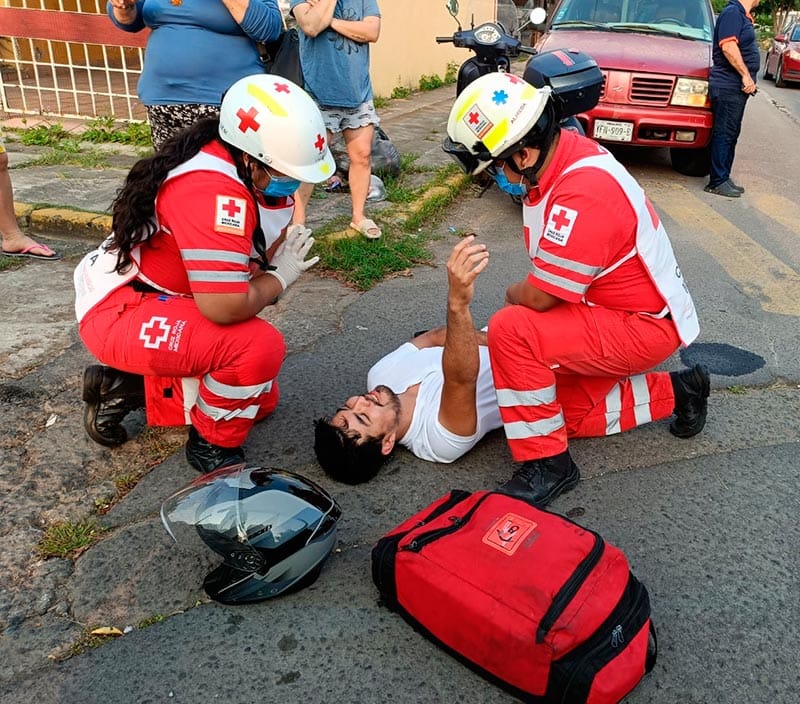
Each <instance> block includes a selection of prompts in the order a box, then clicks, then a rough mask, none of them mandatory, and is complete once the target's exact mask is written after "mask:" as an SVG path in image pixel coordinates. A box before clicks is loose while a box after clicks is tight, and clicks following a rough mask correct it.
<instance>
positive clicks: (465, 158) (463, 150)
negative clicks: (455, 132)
mask: <svg viewBox="0 0 800 704" xmlns="http://www.w3.org/2000/svg"><path fill="white" fill-rule="evenodd" d="M478 145H480V147H482V151H483V152H484V153H485V155H486V157H487V158H484V159H482V158H480V156H478V155H476V154H475V153H474V152H473V151H470V150H469V149H468V148H467V147H466V146H464V145H463V144H461V143H460V142H454V141H453V140H452V139H450V137H445V139H444V142H443V143H442V149H443V150H444V152H445V154H448V155H449V156H450V157H451V158H452V159H453V160H455V162H456V163H457V164H458V165H459V167H460V168H461V170H462V171H463V172H464V173H465V174H468V175H470V176H474V175H476V174H479V173H480V172H481V171H483V170H484V169H485V168H486V167H487V166H489V165H490V164H491V163H492V161H493V159H492V156H491V154H489V153H488V152H487V151H486V148H485V147H483V145H482V144H480V143H477V144H476V146H478Z"/></svg>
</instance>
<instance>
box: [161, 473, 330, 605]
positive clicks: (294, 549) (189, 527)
mask: <svg viewBox="0 0 800 704" xmlns="http://www.w3.org/2000/svg"><path fill="white" fill-rule="evenodd" d="M340 515H341V510H340V509H339V506H338V504H337V503H336V502H335V501H334V499H333V498H332V497H331V496H330V495H329V494H328V493H327V492H325V490H324V489H322V488H321V487H319V486H317V485H316V484H314V483H313V482H311V481H310V480H307V479H305V478H304V477H301V476H300V475H296V474H293V473H291V472H286V471H283V470H279V469H271V468H264V467H247V466H245V465H243V464H240V465H233V466H231V467H225V468H223V469H219V470H217V471H216V472H212V473H210V474H207V475H203V476H201V477H198V478H197V479H196V480H195V481H193V482H192V483H190V484H189V485H188V486H186V487H184V488H183V489H181V490H179V491H177V492H176V493H175V494H173V495H172V496H170V497H169V498H168V499H167V500H166V501H164V503H163V504H162V507H161V520H162V522H163V524H164V527H165V528H166V530H167V532H168V533H169V534H170V536H172V538H173V539H174V540H175V541H176V543H178V544H180V545H182V546H183V547H188V548H189V549H191V550H192V551H193V552H197V551H198V550H205V551H207V549H208V548H211V550H213V551H214V552H215V553H217V554H218V555H220V556H221V557H222V558H223V565H222V566H221V568H218V569H217V570H215V573H217V576H218V577H219V575H220V574H224V575H225V580H228V581H226V582H224V583H223V582H220V580H219V578H217V580H216V581H215V589H216V592H215V593H213V594H212V593H211V592H209V594H210V595H211V596H212V598H218V597H220V596H222V595H223V594H224V595H225V597H224V598H219V599H218V600H220V601H227V603H236V601H235V599H240V600H241V602H244V601H254V600H258V599H260V598H266V597H268V596H274V595H276V594H278V593H280V592H281V591H284V590H285V589H288V588H289V587H290V586H292V584H293V582H295V581H297V579H299V578H301V577H302V576H304V574H305V573H306V572H307V571H308V570H309V569H313V568H314V567H316V566H318V565H319V564H321V561H322V560H324V558H325V557H326V556H327V553H328V552H330V550H331V549H332V547H333V543H334V541H335V535H336V523H337V521H338V519H339V517H340ZM297 555H304V557H303V559H302V560H299V561H298V560H297V559H296V556H297ZM222 567H224V570H222ZM249 577H253V578H255V579H256V582H255V583H254V584H252V585H251V584H244V583H246V582H247V579H248V578H249ZM234 587H235V588H238V589H239V591H240V593H237V592H236V591H231V590H232V588H234ZM245 590H246V591H245ZM207 591H208V590H207ZM231 595H233V596H231ZM245 597H246V598H245Z"/></svg>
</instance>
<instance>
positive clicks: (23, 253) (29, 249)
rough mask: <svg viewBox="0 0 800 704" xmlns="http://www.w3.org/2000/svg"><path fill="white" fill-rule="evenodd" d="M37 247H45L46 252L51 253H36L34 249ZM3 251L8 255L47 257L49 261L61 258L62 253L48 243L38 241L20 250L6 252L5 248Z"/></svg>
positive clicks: (31, 257)
mask: <svg viewBox="0 0 800 704" xmlns="http://www.w3.org/2000/svg"><path fill="white" fill-rule="evenodd" d="M37 248H38V249H43V250H44V251H45V252H46V253H47V252H49V254H34V253H33V250H34V249H37ZM2 252H3V254H5V255H6V256H7V257H28V258H29V259H45V260H49V261H57V260H58V259H61V255H60V254H58V253H57V252H54V251H53V250H52V249H50V247H48V246H47V245H46V244H39V243H38V242H35V243H34V244H32V245H30V246H29V247H25V249H21V250H19V252H6V250H5V249H4V250H2Z"/></svg>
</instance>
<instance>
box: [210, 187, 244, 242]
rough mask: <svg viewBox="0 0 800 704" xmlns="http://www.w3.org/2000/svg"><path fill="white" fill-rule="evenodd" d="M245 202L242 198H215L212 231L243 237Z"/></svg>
mask: <svg viewBox="0 0 800 704" xmlns="http://www.w3.org/2000/svg"><path fill="white" fill-rule="evenodd" d="M246 212H247V202H246V201H245V200H244V198H233V197H232V196H217V210H216V215H215V216H214V230H215V231H216V232H224V233H226V234H228V235H238V236H239V237H242V236H243V235H244V218H245V214H246Z"/></svg>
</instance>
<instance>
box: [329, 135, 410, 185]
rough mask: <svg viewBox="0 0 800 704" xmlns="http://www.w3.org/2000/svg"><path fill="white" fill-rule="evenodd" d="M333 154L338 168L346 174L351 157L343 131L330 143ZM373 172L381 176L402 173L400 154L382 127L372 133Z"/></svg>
mask: <svg viewBox="0 0 800 704" xmlns="http://www.w3.org/2000/svg"><path fill="white" fill-rule="evenodd" d="M330 150H331V154H333V158H334V159H335V160H336V168H337V170H338V171H341V172H342V173H344V174H347V172H348V171H349V170H350V158H349V157H348V156H347V147H346V146H345V143H344V138H343V137H342V134H341V132H338V133H336V134H335V135H334V136H333V139H332V140H331V143H330ZM371 160H372V173H373V174H378V175H379V176H397V175H398V174H399V173H400V154H399V153H398V151H397V148H396V147H395V146H394V144H393V143H392V140H391V139H389V136H388V135H387V134H386V132H384V131H383V130H382V129H381V128H380V127H376V128H375V133H374V134H373V135H372V155H371Z"/></svg>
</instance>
